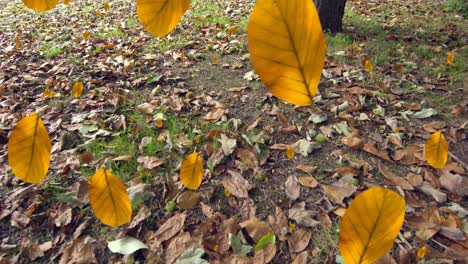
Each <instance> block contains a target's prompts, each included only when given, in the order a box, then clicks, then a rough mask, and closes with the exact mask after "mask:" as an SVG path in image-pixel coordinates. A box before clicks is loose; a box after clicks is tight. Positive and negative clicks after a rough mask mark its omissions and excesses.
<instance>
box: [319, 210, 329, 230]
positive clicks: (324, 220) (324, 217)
mask: <svg viewBox="0 0 468 264" xmlns="http://www.w3.org/2000/svg"><path fill="white" fill-rule="evenodd" d="M317 219H318V220H319V221H320V225H321V226H322V227H323V228H325V229H330V228H331V227H332V224H333V222H332V220H331V219H330V217H329V216H328V214H327V212H325V211H322V210H321V211H320V212H319V214H318V216H317Z"/></svg>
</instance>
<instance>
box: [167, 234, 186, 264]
mask: <svg viewBox="0 0 468 264" xmlns="http://www.w3.org/2000/svg"><path fill="white" fill-rule="evenodd" d="M191 239H192V237H191V235H190V233H188V232H180V233H179V234H178V235H176V236H175V237H174V238H173V239H171V242H170V243H169V246H167V249H166V251H165V253H166V254H165V255H164V257H165V260H166V261H165V263H168V264H172V263H174V262H175V260H176V259H177V258H178V257H179V256H180V254H182V253H183V252H184V251H185V250H186V249H187V244H188V242H190V240H191Z"/></svg>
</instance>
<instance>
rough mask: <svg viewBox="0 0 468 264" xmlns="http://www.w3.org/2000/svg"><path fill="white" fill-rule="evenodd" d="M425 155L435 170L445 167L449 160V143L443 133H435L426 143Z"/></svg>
mask: <svg viewBox="0 0 468 264" xmlns="http://www.w3.org/2000/svg"><path fill="white" fill-rule="evenodd" d="M424 154H425V158H426V161H427V163H428V164H429V165H431V166H432V167H433V168H436V169H441V168H443V167H445V164H446V163H447V158H448V143H447V140H446V139H445V136H444V134H443V133H442V132H441V131H437V132H435V133H433V134H432V135H431V137H430V138H429V139H428V140H427V141H426V145H425V147H424Z"/></svg>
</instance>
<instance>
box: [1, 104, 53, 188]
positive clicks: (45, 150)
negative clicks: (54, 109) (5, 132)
mask: <svg viewBox="0 0 468 264" xmlns="http://www.w3.org/2000/svg"><path fill="white" fill-rule="evenodd" d="M51 149H52V144H51V143H50V138H49V134H48V133H47V129H46V128H45V126H44V123H43V122H42V119H41V118H40V117H39V115H38V114H37V113H34V114H31V115H28V116H26V117H25V118H23V119H21V120H20V121H19V122H18V123H17V124H16V126H15V127H14V128H13V131H12V132H11V136H10V139H9V140H8V163H9V164H10V166H11V169H12V170H13V173H14V174H15V175H16V177H18V178H20V179H21V180H22V181H24V182H29V183H40V182H41V181H43V180H44V178H45V176H46V175H47V171H48V170H49V165H50V151H51Z"/></svg>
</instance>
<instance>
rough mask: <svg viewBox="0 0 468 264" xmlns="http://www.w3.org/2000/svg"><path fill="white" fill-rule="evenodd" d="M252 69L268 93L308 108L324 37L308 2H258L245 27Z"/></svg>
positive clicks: (321, 60)
mask: <svg viewBox="0 0 468 264" xmlns="http://www.w3.org/2000/svg"><path fill="white" fill-rule="evenodd" d="M247 33H248V41H249V45H248V46H249V51H250V57H251V60H252V64H253V67H254V69H255V71H256V72H257V74H258V75H259V77H260V79H261V80H262V81H263V83H265V85H266V86H267V87H268V89H270V91H271V93H272V94H273V95H274V96H276V97H278V98H280V99H282V100H284V101H286V102H289V103H292V104H296V105H301V106H305V105H311V104H312V103H313V97H314V95H315V93H316V92H317V87H318V83H319V81H320V75H321V74H322V69H323V66H324V63H325V38H324V36H323V33H322V26H321V25H320V20H319V16H318V14H317V10H316V8H315V6H314V4H313V1H312V0H295V1H291V0H258V1H257V3H256V4H255V7H254V9H253V11H252V14H251V15H250V21H249V24H248V27H247Z"/></svg>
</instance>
